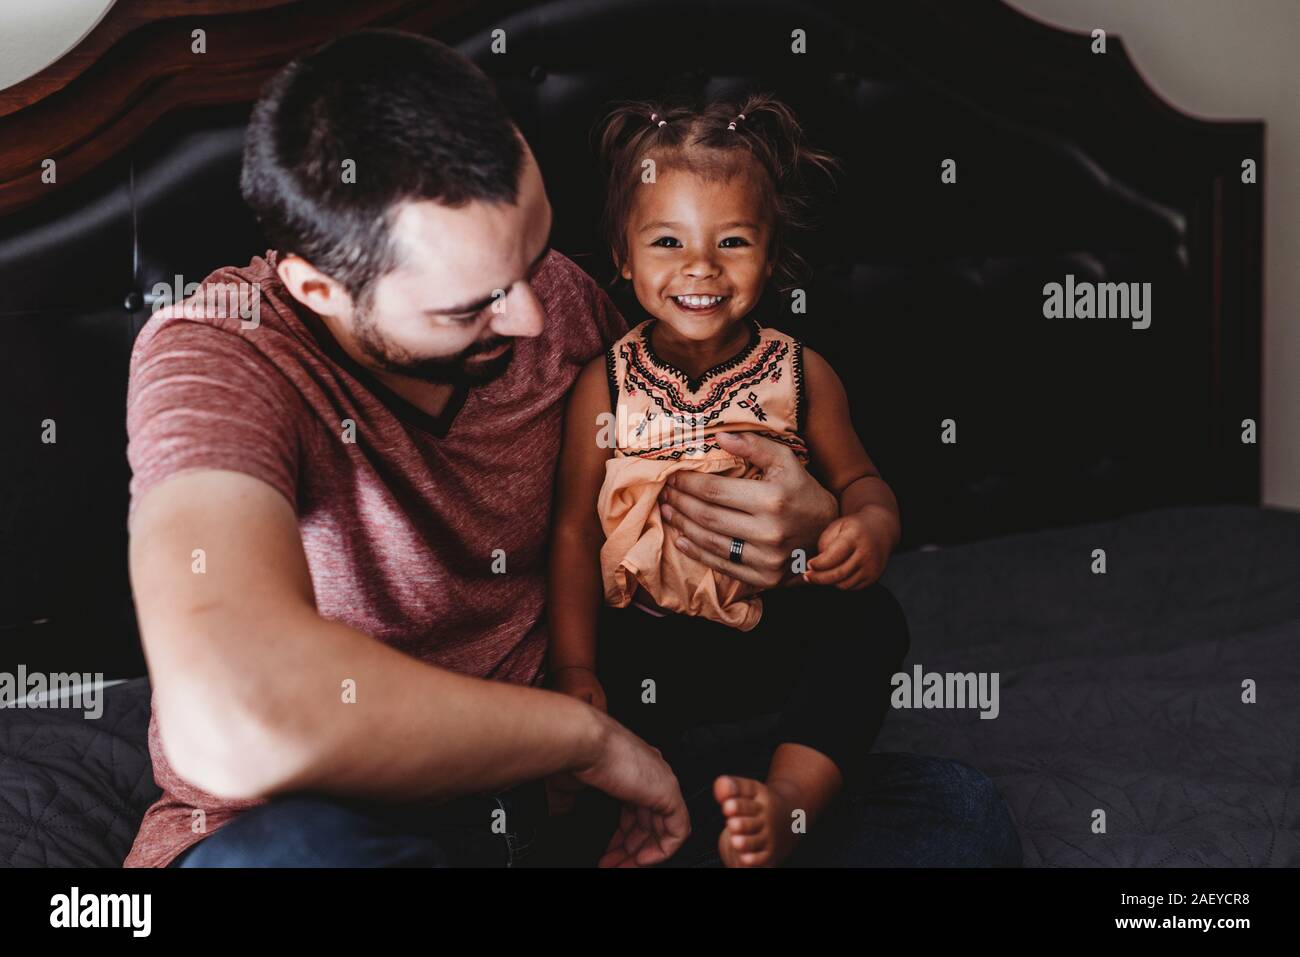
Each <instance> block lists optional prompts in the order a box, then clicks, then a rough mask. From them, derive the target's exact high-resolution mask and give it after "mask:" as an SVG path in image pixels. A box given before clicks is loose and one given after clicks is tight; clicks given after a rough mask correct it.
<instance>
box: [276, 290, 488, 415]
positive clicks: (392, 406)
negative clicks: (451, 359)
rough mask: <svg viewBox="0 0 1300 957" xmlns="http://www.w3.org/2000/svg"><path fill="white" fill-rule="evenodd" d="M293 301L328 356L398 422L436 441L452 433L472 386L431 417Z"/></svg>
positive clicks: (459, 387) (463, 387)
mask: <svg viewBox="0 0 1300 957" xmlns="http://www.w3.org/2000/svg"><path fill="white" fill-rule="evenodd" d="M290 299H291V301H292V305H293V307H294V311H295V313H296V314H297V315H298V316H299V317H300V318H301V319H302V320H303V324H304V325H305V326H306V327H307V330H308V331H309V332H310V333H311V334H312V336H313V337H314V338H315V339H316V341H317V342H319V343H320V345H321V348H323V349H324V350H325V352H326V353H328V354H329V357H330V358H331V359H333V360H334V361H335V362H337V363H338V364H339V365H341V366H342V367H343V368H345V369H346V370H347V371H348V372H350V373H351V374H352V375H353V376H354V377H355V378H356V379H358V380H359V381H360V382H361V383H362V384H363V385H364V386H365V387H366V388H367V389H369V390H370V391H371V392H373V393H374V394H375V396H376V397H377V398H378V399H379V401H380V402H382V403H383V404H384V405H385V406H386V407H387V408H388V409H389V410H390V411H392V413H393V414H394V415H395V416H397V418H398V419H400V420H401V421H402V422H405V423H406V424H407V425H410V426H412V427H413V428H416V429H419V430H420V431H421V432H427V433H428V434H429V435H432V436H434V437H435V438H439V439H441V438H445V437H446V435H447V433H448V432H450V431H451V426H452V423H453V422H455V421H456V416H457V415H458V414H459V412H460V410H461V408H462V407H463V406H464V405H465V400H466V399H467V398H469V386H466V385H457V386H456V387H455V390H454V391H453V392H452V394H451V397H450V398H449V399H448V400H447V404H446V405H445V406H444V407H443V410H442V412H441V413H440V414H439V415H430V414H429V413H428V412H425V411H424V410H423V409H421V408H420V407H419V406H417V405H415V404H414V403H412V402H410V401H409V400H407V399H405V398H403V397H402V396H401V395H398V394H397V393H396V392H394V391H393V390H392V389H390V388H389V387H388V386H387V385H385V384H384V383H383V381H382V380H381V379H379V378H378V377H377V376H376V375H375V374H374V373H373V372H371V371H370V370H369V369H367V368H366V367H365V366H363V365H361V363H359V362H357V360H355V359H353V358H352V356H350V355H348V353H347V352H346V351H345V350H344V349H343V347H342V346H341V345H339V344H338V340H336V339H335V338H334V336H333V334H332V333H331V332H330V331H329V328H328V327H327V326H326V325H325V323H324V321H323V320H322V319H321V318H320V316H318V315H316V313H314V312H312V311H311V310H310V309H308V308H307V307H306V306H303V305H302V304H301V303H299V302H297V301H296V300H293V299H292V297H290Z"/></svg>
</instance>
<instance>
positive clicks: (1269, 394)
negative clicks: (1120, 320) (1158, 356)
mask: <svg viewBox="0 0 1300 957" xmlns="http://www.w3.org/2000/svg"><path fill="white" fill-rule="evenodd" d="M1007 2H1008V3H1009V4H1010V5H1011V6H1013V7H1015V8H1017V9H1018V10H1021V11H1022V12H1024V13H1027V14H1029V15H1030V16H1033V17H1036V18H1037V19H1039V20H1043V21H1045V22H1047V23H1051V24H1054V25H1056V26H1061V27H1065V28H1068V29H1072V30H1079V31H1083V32H1087V33H1090V32H1091V31H1092V30H1094V29H1098V28H1099V29H1103V30H1105V31H1106V33H1107V35H1108V36H1109V35H1118V36H1119V37H1121V38H1122V39H1123V41H1124V46H1125V48H1126V49H1127V50H1128V52H1129V56H1130V57H1132V59H1133V62H1134V63H1135V64H1136V65H1137V67H1138V69H1139V70H1140V71H1141V73H1142V75H1143V76H1144V77H1145V78H1146V81H1147V83H1149V84H1150V85H1151V86H1152V87H1153V88H1154V89H1155V90H1156V92H1157V93H1159V94H1160V95H1161V96H1162V97H1164V98H1165V99H1166V100H1168V101H1169V102H1170V103H1172V104H1173V105H1174V106H1176V107H1178V108H1179V109H1181V110H1183V111H1184V112H1186V113H1190V114H1193V115H1195V116H1201V117H1204V118H1207V119H1262V120H1264V121H1265V122H1266V123H1267V124H1268V128H1267V130H1266V131H1265V135H1264V141H1265V144H1264V148H1265V157H1264V163H1263V164H1262V168H1263V171H1264V184H1263V185H1264V189H1265V190H1266V191H1267V192H1266V194H1265V197H1264V202H1265V205H1264V232H1265V239H1264V250H1265V256H1266V259H1265V262H1264V406H1263V412H1262V415H1261V419H1262V424H1261V434H1260V448H1261V451H1262V453H1263V472H1264V502H1265V503H1266V504H1270V505H1280V506H1285V507H1288V508H1300V268H1298V266H1297V264H1298V261H1300V181H1298V180H1297V176H1300V0H1140V2H1135V0H1007Z"/></svg>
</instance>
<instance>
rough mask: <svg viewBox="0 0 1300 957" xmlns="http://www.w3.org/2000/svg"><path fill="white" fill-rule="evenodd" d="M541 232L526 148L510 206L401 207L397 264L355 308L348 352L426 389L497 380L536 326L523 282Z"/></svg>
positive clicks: (538, 250)
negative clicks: (434, 385) (352, 342)
mask: <svg viewBox="0 0 1300 957" xmlns="http://www.w3.org/2000/svg"><path fill="white" fill-rule="evenodd" d="M550 232H551V206H550V203H549V202H548V201H547V198H546V189H545V187H544V186H543V184H542V177H541V172H540V170H539V169H538V168H537V163H536V162H535V161H534V159H533V155H532V152H531V151H529V150H527V149H525V152H524V163H523V169H522V170H521V173H520V183H519V194H518V197H517V201H516V203H515V204H514V205H506V204H501V203H485V202H481V201H474V202H471V203H468V204H466V205H465V206H462V207H460V208H452V207H448V206H443V205H440V204H438V203H435V202H429V201H421V202H409V203H404V204H403V205H402V206H401V207H399V209H398V210H397V212H396V214H395V215H394V217H393V222H392V234H393V239H394V241H395V242H396V243H397V248H398V250H399V254H400V259H401V263H400V265H399V266H398V267H397V269H395V270H393V271H392V272H390V273H387V274H386V275H384V276H382V277H380V278H379V279H378V280H376V281H375V283H373V284H372V286H371V288H370V293H369V295H368V296H366V297H364V298H363V300H362V301H360V302H358V303H356V304H355V306H354V308H353V310H352V316H351V323H350V326H351V332H352V335H353V338H354V340H355V342H356V345H357V346H358V348H360V349H361V351H362V352H363V353H364V354H365V355H366V357H367V358H368V359H369V360H370V362H372V363H373V364H374V365H376V366H377V367H379V368H381V369H383V370H385V371H388V372H392V373H397V374H399V375H405V376H410V377H412V378H415V379H421V380H424V381H426V382H434V383H454V384H464V385H476V384H480V383H483V382H487V381H489V380H491V379H494V378H496V377H497V376H499V375H500V374H501V373H503V372H504V371H505V370H506V367H507V366H508V365H509V364H510V360H511V357H512V356H513V354H514V343H513V340H514V339H515V338H516V337H519V336H536V335H540V334H541V331H542V328H543V326H544V324H545V320H546V316H545V313H544V312H543V310H542V305H541V302H540V301H539V300H538V298H537V296H536V295H535V294H534V292H533V290H532V288H531V287H530V285H529V282H530V280H531V279H532V278H533V277H534V275H535V274H536V272H537V270H538V269H539V268H540V266H541V263H542V260H543V259H545V258H546V255H547V253H548V252H549V245H548V238H549V236H550Z"/></svg>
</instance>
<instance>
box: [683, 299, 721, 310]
mask: <svg viewBox="0 0 1300 957" xmlns="http://www.w3.org/2000/svg"><path fill="white" fill-rule="evenodd" d="M674 298H675V299H676V300H677V301H678V302H679V303H681V304H682V305H683V306H688V307H690V308H692V309H703V308H704V307H705V306H713V305H716V304H718V303H720V302H722V297H721V296H675V297H674Z"/></svg>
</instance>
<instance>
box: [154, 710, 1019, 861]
mask: <svg viewBox="0 0 1300 957" xmlns="http://www.w3.org/2000/svg"><path fill="white" fill-rule="evenodd" d="M778 721H779V715H767V716H762V717H759V718H753V719H748V720H746V721H743V722H735V723H732V724H726V725H712V726H708V727H702V728H695V729H692V730H691V731H689V732H687V733H686V735H684V736H683V738H682V741H681V744H680V747H679V749H678V750H676V751H675V752H669V751H665V757H666V758H667V759H668V760H669V762H670V763H671V764H672V766H673V770H674V772H675V773H676V774H677V778H678V782H679V784H680V785H681V789H682V795H683V797H685V799H686V802H687V806H688V808H689V811H690V816H691V835H690V837H689V838H688V839H687V841H686V843H685V844H684V845H683V847H682V848H681V849H680V850H679V851H678V853H677V854H675V855H674V856H673V858H672V859H670V860H669V861H667V862H665V864H664V865H662V866H668V867H709V866H715V867H716V866H720V863H721V862H720V860H719V858H718V855H717V841H718V835H719V834H720V833H721V831H722V825H723V818H722V814H721V811H720V809H719V808H718V805H717V802H716V801H715V800H714V798H713V793H712V788H713V779H714V778H715V777H717V775H719V774H737V775H741V776H745V777H754V778H758V779H760V780H761V779H762V778H764V777H765V775H766V771H767V762H768V760H769V759H770V757H771V754H772V751H773V749H774V748H775V746H776V730H777V725H778ZM617 817H618V806H617V804H616V803H615V802H614V801H613V800H611V799H610V798H608V797H607V796H606V795H604V794H601V793H600V792H598V791H594V790H590V789H589V790H587V791H585V792H582V794H581V796H580V798H579V800H578V802H577V807H576V808H575V809H574V811H573V812H572V813H571V814H568V815H564V816H561V817H556V818H549V817H547V814H546V797H545V792H544V790H543V787H542V784H541V782H537V781H534V782H529V783H527V784H523V785H520V786H519V787H516V788H512V789H510V790H508V791H505V792H503V793H501V794H497V795H490V796H489V795H484V796H475V797H466V798H460V799H457V800H455V801H452V802H449V803H446V804H442V805H430V804H424V803H415V804H401V805H397V804H377V803H368V802H361V801H352V800H344V799H340V798H334V797H326V796H318V795H307V794H303V795H294V796H285V797H281V798H275V799H272V800H271V801H269V802H268V803H266V804H264V805H260V806H258V807H256V808H253V809H251V810H249V811H245V812H244V813H242V814H241V815H239V817H237V818H235V819H234V820H233V821H231V822H230V823H228V824H226V825H225V826H223V827H222V828H220V829H219V830H217V831H214V832H213V833H212V834H211V835H209V836H208V837H206V838H204V839H203V840H202V841H200V842H199V843H198V844H196V845H194V846H193V847H192V848H190V849H189V850H188V851H186V852H185V853H184V854H182V855H181V856H180V857H178V858H177V859H176V861H174V862H173V865H172V866H174V867H176V866H179V867H520V866H590V865H591V864H594V863H595V861H596V860H597V859H598V858H599V856H600V854H601V852H603V850H604V847H605V843H606V842H607V841H608V840H609V837H610V835H611V834H612V833H613V831H614V825H615V823H616V821H617ZM1020 862H1021V856H1020V839H1019V837H1018V836H1017V834H1016V829H1015V826H1014V825H1013V823H1012V821H1011V817H1010V814H1009V813H1008V811H1007V808H1006V805H1005V804H1004V803H1003V801H1002V798H1001V796H1000V795H999V794H998V792H997V789H996V788H995V787H994V785H993V782H992V781H990V780H989V778H988V777H987V776H985V775H984V774H982V773H981V772H979V771H977V770H975V769H974V768H971V767H968V766H967V765H964V764H961V763H959V762H957V761H951V760H948V759H945V758H936V757H927V756H924V755H916V754H902V753H889V752H885V753H873V754H869V755H867V757H866V758H865V760H864V762H863V766H862V770H861V773H860V774H859V775H856V776H855V777H854V778H853V779H852V780H851V781H849V782H847V783H846V786H845V788H844V790H843V792H841V794H840V796H839V797H838V798H837V799H836V801H835V802H834V803H833V804H832V805H831V807H830V808H828V809H827V811H826V813H825V814H824V815H823V816H822V817H821V818H819V819H818V820H817V821H814V822H813V823H812V824H811V825H810V826H809V828H808V833H807V834H806V835H805V836H804V837H803V838H801V840H800V844H799V846H798V847H797V849H796V850H795V852H794V854H793V855H792V856H791V858H790V859H789V861H788V862H787V863H788V864H789V865H791V866H804V867H898V866H920V867H980V866H1013V867H1018V866H1019V865H1020Z"/></svg>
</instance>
